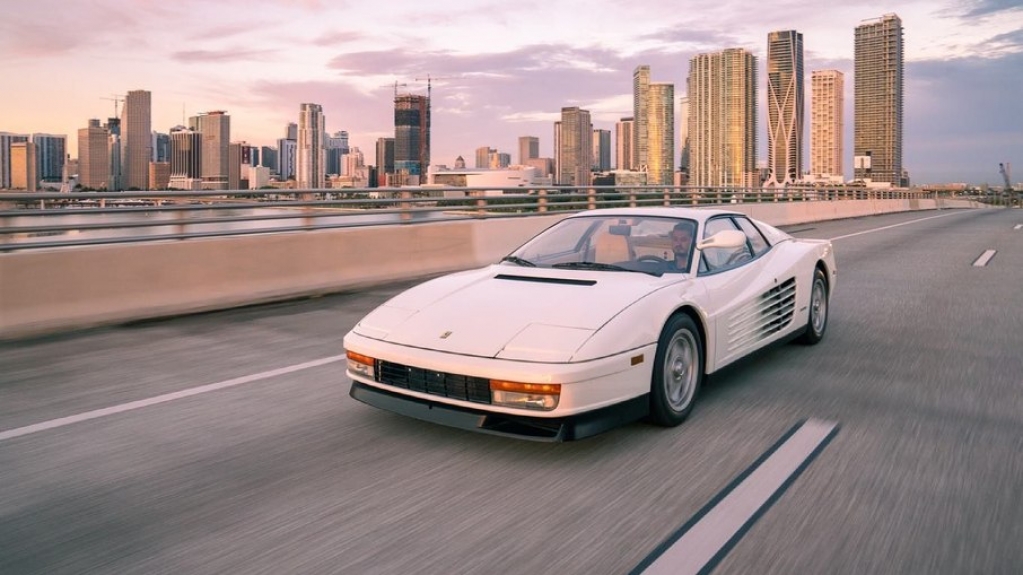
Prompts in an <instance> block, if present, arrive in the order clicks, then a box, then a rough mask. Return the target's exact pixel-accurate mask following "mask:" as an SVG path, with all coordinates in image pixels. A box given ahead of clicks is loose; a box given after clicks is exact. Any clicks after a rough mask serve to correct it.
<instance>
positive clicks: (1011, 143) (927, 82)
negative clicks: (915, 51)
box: [903, 53, 1023, 183]
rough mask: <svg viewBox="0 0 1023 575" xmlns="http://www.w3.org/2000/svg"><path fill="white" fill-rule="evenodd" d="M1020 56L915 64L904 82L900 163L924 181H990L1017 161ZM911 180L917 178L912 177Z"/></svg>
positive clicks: (1021, 134)
mask: <svg viewBox="0 0 1023 575" xmlns="http://www.w3.org/2000/svg"><path fill="white" fill-rule="evenodd" d="M1019 70H1023V54H1018V53H1017V54H1011V55H1008V56H1005V57H1002V58H997V59H990V58H979V57H975V58H962V59H958V60H950V61H932V62H917V63H914V64H913V65H912V72H911V73H912V75H911V76H910V77H909V78H908V79H907V87H906V96H905V124H904V130H905V141H904V145H903V146H904V159H903V164H904V165H905V166H906V167H907V168H908V169H909V170H910V171H911V172H910V174H911V176H913V171H914V170H915V169H916V170H923V169H926V172H925V179H926V180H927V181H929V182H940V181H949V182H957V181H968V182H970V181H972V182H975V183H978V182H983V181H985V179H988V180H989V181H995V180H996V178H997V175H998V173H997V167H998V163H999V162H1002V161H1014V162H1016V161H1020V160H1021V159H1023V158H1020V156H1019V154H1020V151H1021V150H1023V131H1021V130H1020V129H1019V122H1018V120H1017V119H1018V118H1023V100H1020V98H1019V94H1020V93H1023V79H1021V78H1020V77H1019ZM913 179H914V181H917V177H914V178H913Z"/></svg>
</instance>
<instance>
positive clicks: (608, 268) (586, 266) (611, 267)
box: [551, 262, 662, 277]
mask: <svg viewBox="0 0 1023 575" xmlns="http://www.w3.org/2000/svg"><path fill="white" fill-rule="evenodd" d="M551 267H552V268H558V269H565V270H597V271H605V272H635V273H641V274H647V275H652V276H657V277H661V275H662V272H659V271H653V270H637V269H631V268H627V267H622V266H616V265H615V264H602V263H597V262H562V263H560V264H554V265H552V266H551Z"/></svg>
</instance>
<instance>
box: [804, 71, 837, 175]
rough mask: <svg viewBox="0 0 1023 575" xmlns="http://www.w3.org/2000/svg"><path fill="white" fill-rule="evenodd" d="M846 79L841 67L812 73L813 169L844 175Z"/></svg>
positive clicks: (818, 172)
mask: <svg viewBox="0 0 1023 575" xmlns="http://www.w3.org/2000/svg"><path fill="white" fill-rule="evenodd" d="M844 83H845V81H844V79H843V76H842V73H841V72H839V71H838V70H814V71H813V72H811V74H810V87H811V93H810V173H811V174H813V175H815V176H833V177H843V178H844V176H845V169H844V167H843V165H842V132H843V130H842V124H843V120H842V101H843V100H842V98H843V94H844Z"/></svg>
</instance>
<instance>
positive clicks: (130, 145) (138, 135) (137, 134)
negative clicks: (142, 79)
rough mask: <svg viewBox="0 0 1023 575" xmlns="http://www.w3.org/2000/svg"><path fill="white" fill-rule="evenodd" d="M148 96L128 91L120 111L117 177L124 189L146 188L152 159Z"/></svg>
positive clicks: (149, 97) (150, 104) (150, 108)
mask: <svg viewBox="0 0 1023 575" xmlns="http://www.w3.org/2000/svg"><path fill="white" fill-rule="evenodd" d="M152 109H153V104H152V94H151V93H150V92H149V91H148V90H132V91H130V92H128V94H127V95H126V96H125V98H124V109H122V110H121V130H122V134H121V143H122V146H123V148H122V152H121V173H122V181H123V184H124V186H125V187H126V188H136V189H139V190H145V189H148V188H149V162H150V160H151V159H152V157H153V136H152V132H153V114H152Z"/></svg>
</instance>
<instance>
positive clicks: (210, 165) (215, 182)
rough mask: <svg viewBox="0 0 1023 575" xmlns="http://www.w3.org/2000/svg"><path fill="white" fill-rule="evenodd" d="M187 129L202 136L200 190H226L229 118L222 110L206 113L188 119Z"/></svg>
mask: <svg viewBox="0 0 1023 575" xmlns="http://www.w3.org/2000/svg"><path fill="white" fill-rule="evenodd" d="M189 127H190V128H192V129H193V130H195V131H197V132H199V133H200V134H202V189H204V190H226V189H227V187H228V164H229V158H228V146H229V144H230V142H231V116H229V115H228V114H227V112H225V111H223V110H216V111H213V112H206V113H205V114H200V115H198V116H193V117H192V118H189Z"/></svg>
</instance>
